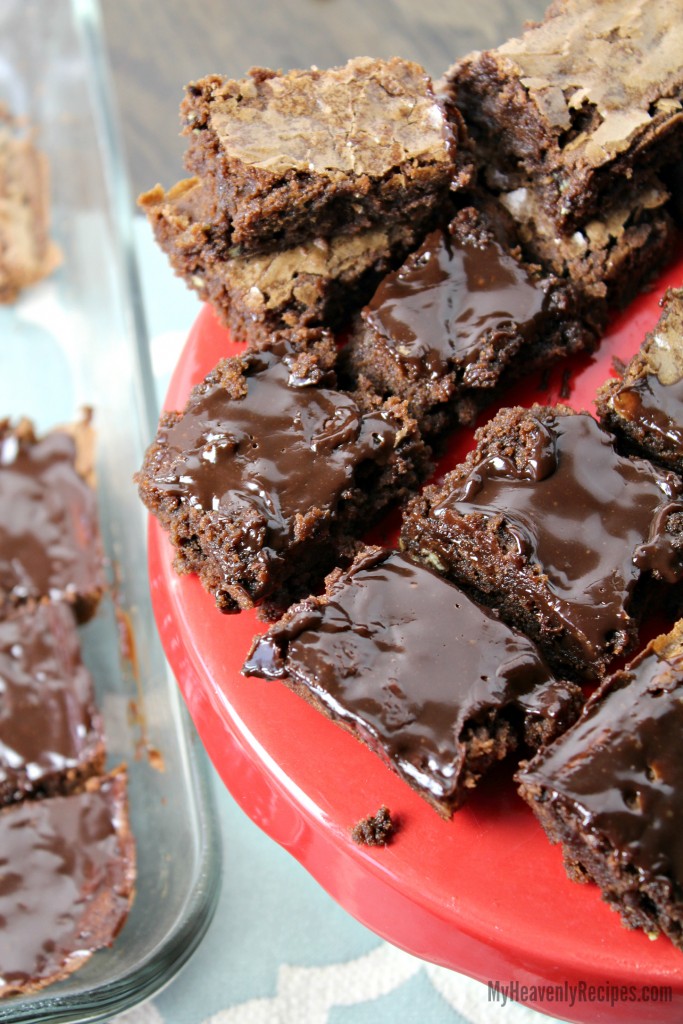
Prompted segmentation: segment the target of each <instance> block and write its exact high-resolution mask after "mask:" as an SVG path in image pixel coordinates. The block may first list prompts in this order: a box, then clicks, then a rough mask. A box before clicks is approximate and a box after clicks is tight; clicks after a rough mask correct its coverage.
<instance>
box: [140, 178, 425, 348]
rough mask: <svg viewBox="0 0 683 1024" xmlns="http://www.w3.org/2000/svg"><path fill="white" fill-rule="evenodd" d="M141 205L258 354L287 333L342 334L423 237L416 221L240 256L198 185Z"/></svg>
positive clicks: (182, 269)
mask: <svg viewBox="0 0 683 1024" xmlns="http://www.w3.org/2000/svg"><path fill="white" fill-rule="evenodd" d="M139 203H140V205H141V207H142V209H143V210H144V211H145V213H146V214H147V217H148V219H149V221H150V223H151V225H152V229H153V231H154V234H155V237H156V240H157V242H158V243H159V245H160V247H161V248H162V250H163V251H164V252H165V253H166V255H167V256H168V258H169V261H170V263H171V266H172V267H173V269H174V270H175V272H176V273H177V274H178V275H179V276H180V277H182V278H183V280H184V281H185V283H186V284H187V285H188V287H190V288H193V289H194V290H195V291H196V292H197V293H198V294H199V296H200V298H202V299H204V300H206V301H208V302H210V303H211V304H212V306H213V307H214V309H215V310H216V312H217V313H218V316H219V318H220V319H221V321H222V322H223V323H224V324H225V325H226V326H227V327H229V328H230V329H231V330H232V331H233V333H234V335H235V337H236V338H237V339H238V340H239V341H247V342H250V343H251V345H252V346H254V347H263V346H267V345H269V344H270V343H271V337H272V334H273V333H278V332H281V331H283V330H289V329H292V328H303V327H316V326H321V325H324V326H328V327H333V328H337V327H340V326H341V325H342V324H343V323H344V322H345V321H346V320H347V319H348V317H349V314H350V311H351V310H352V309H357V308H358V307H359V306H361V305H362V304H363V303H364V302H366V301H367V300H368V299H369V298H370V297H371V295H372V293H373V290H374V288H375V287H376V285H377V284H378V282H379V280H380V279H381V277H382V275H383V274H384V273H386V272H387V271H388V270H389V269H391V268H392V267H394V266H396V265H397V264H398V263H400V261H401V260H402V259H403V258H404V257H405V256H406V255H407V254H408V252H410V250H411V249H412V248H414V247H415V245H416V244H417V242H418V241H419V238H420V233H421V231H422V225H421V223H420V222H419V221H416V220H407V221H406V220H397V221H391V220H387V221H385V222H383V223H381V224H377V225H374V226H372V227H369V228H366V229H364V230H362V231H359V232H357V233H356V234H348V233H346V234H343V233H340V234H338V235H335V236H332V237H330V238H322V237H311V238H309V239H308V240H306V241H303V242H302V243H301V244H299V245H294V246H290V247H286V248H281V249H278V250H274V251H272V252H268V253H261V254H258V255H253V256H235V255H234V254H231V252H232V250H231V249H230V247H226V244H225V237H224V235H223V234H222V233H221V232H219V231H216V229H215V227H214V223H213V218H214V211H215V195H214V194H213V192H212V190H211V189H210V188H209V187H207V185H206V183H205V182H200V180H199V179H198V178H186V179H184V180H183V181H179V182H178V183H177V184H176V185H174V186H173V188H171V189H170V190H169V191H168V192H164V190H163V189H162V187H161V186H160V185H157V186H156V187H155V188H153V189H151V190H150V191H149V192H146V193H145V194H144V195H142V196H140V199H139Z"/></svg>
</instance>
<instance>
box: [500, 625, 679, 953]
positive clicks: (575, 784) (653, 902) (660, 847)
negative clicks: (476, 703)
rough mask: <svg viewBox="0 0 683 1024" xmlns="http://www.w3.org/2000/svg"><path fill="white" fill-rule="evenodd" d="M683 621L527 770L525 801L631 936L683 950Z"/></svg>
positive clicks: (619, 675)
mask: <svg viewBox="0 0 683 1024" xmlns="http://www.w3.org/2000/svg"><path fill="white" fill-rule="evenodd" d="M682 731H683V622H678V623H677V624H676V625H675V627H674V628H673V630H672V631H671V632H670V633H668V634H666V635H664V636H660V637H658V638H657V639H656V640H653V641H652V642H651V643H649V644H648V646H647V647H646V648H645V650H644V651H643V652H642V653H640V654H639V655H638V656H637V657H636V658H635V659H634V660H633V661H632V662H631V663H630V664H629V665H627V666H626V668H625V669H623V670H621V671H618V672H615V673H614V674H613V675H611V676H610V677H609V678H608V679H606V680H605V682H604V683H603V684H602V686H601V687H600V688H599V689H598V690H597V691H596V693H595V694H594V695H593V696H592V697H591V698H590V700H589V701H588V703H587V704H586V707H585V709H584V711H583V713H582V715H581V717H580V718H579V719H578V721H577V722H576V724H575V725H574V726H573V727H572V728H571V729H569V730H568V731H567V732H566V733H565V734H564V735H563V736H561V737H560V738H559V739H558V740H557V741H556V742H554V743H552V744H551V745H550V746H548V747H546V748H545V749H543V750H541V751H540V752H539V753H538V754H537V755H536V757H535V758H534V759H533V760H531V761H530V762H529V763H528V764H526V765H525V766H523V767H522V769H521V770H520V772H519V774H518V782H519V784H520V793H521V795H522V796H523V797H524V799H525V800H526V801H527V802H528V803H529V805H530V806H531V808H532V809H533V811H534V813H535V814H536V816H537V818H538V819H539V821H540V823H541V825H542V826H543V828H544V829H545V831H546V832H547V834H548V836H549V837H550V839H551V841H552V842H554V843H561V844H562V851H563V854H564V862H565V867H566V869H567V873H568V875H569V877H570V878H572V879H574V880H575V881H578V882H586V881H593V882H595V883H597V885H598V886H599V887H600V889H601V890H602V895H603V898H604V899H605V900H606V902H607V903H608V904H609V905H610V907H612V909H614V910H616V911H617V912H618V913H619V914H620V915H621V918H622V921H623V922H624V924H626V925H627V926H628V927H630V928H643V929H644V930H645V931H646V932H647V933H648V934H649V935H650V936H651V937H652V938H654V937H655V936H656V935H658V934H659V933H664V934H665V935H667V936H668V937H669V938H670V939H671V941H672V942H673V943H674V944H675V945H676V946H677V947H678V948H679V949H681V950H683V832H682V831H681V810H682V809H681V799H682V794H683V761H682V760H681V756H680V746H681V733H682Z"/></svg>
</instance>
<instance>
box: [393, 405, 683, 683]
mask: <svg viewBox="0 0 683 1024" xmlns="http://www.w3.org/2000/svg"><path fill="white" fill-rule="evenodd" d="M475 437H476V441H477V444H476V447H475V449H474V450H473V451H472V452H470V454H469V455H468V457H467V459H466V460H465V461H464V462H463V463H461V464H460V465H459V466H458V467H456V468H455V469H454V470H453V471H452V472H450V473H448V474H447V475H446V477H445V478H444V480H443V482H442V483H439V484H435V485H431V486H429V487H426V488H425V489H424V491H423V492H422V494H421V495H420V496H418V497H417V498H415V499H413V500H412V501H411V502H410V503H409V504H408V506H407V508H406V510H405V514H404V518H403V526H402V531H401V543H402V545H403V547H404V549H405V550H406V551H408V552H409V553H411V554H413V555H414V556H415V557H416V558H419V559H421V560H422V561H425V562H426V563H428V564H429V565H431V566H432V567H434V568H436V569H438V570H439V571H440V572H442V573H444V574H445V575H446V576H448V577H449V578H450V579H453V580H454V581H457V582H459V583H460V584H461V585H463V586H466V587H468V588H469V589H470V590H471V591H472V592H474V593H475V594H477V595H478V596H479V597H480V598H481V599H482V600H484V601H486V602H487V603H488V604H490V605H493V606H495V607H496V608H497V609H498V610H499V611H500V614H501V615H502V616H503V617H504V618H505V619H506V620H507V621H509V622H511V623H513V624H514V625H516V626H517V627H518V628H520V629H522V630H524V631H525V632H526V633H527V634H528V635H529V636H530V637H532V638H533V639H534V640H536V641H537V642H538V644H539V645H540V646H541V649H542V650H543V651H544V653H545V656H546V658H547V659H548V661H549V662H550V664H551V665H552V666H553V667H554V668H555V669H556V670H557V671H558V672H562V673H566V674H568V675H569V676H570V677H572V678H579V679H583V678H585V679H590V678H599V677H601V676H603V675H604V673H605V669H606V666H607V664H608V662H609V661H610V659H611V658H612V657H614V656H615V655H618V654H621V653H622V652H624V651H627V650H628V649H629V648H631V647H632V646H633V644H634V643H635V641H636V639H637V629H638V623H639V619H640V616H641V615H642V611H643V608H644V603H645V601H646V599H647V598H649V597H654V596H655V595H656V594H660V596H661V593H662V592H663V591H664V587H665V585H668V584H673V583H677V582H679V581H680V580H681V578H683V484H682V483H681V481H680V479H679V478H678V477H677V476H676V475H675V474H673V473H670V472H666V471H665V470H662V469H657V468H656V467H654V466H653V465H652V464H651V463H650V462H649V461H647V460H645V459H637V458H627V457H625V456H623V455H620V454H619V452H618V451H617V448H616V444H615V438H614V435H613V434H611V433H609V432H608V431H607V430H605V429H604V428H602V427H601V426H600V425H599V424H598V423H597V422H596V421H595V420H594V419H593V417H592V416H590V415H589V414H588V413H578V412H573V411H572V410H571V409H568V408H565V407H562V406H558V407H544V406H533V407H532V408H531V409H522V408H511V409H503V410H502V411H501V412H499V413H498V414H497V415H496V416H494V417H493V419H492V420H490V422H489V423H487V424H486V425H485V426H484V427H482V428H480V429H479V430H478V431H477V433H476V435H475Z"/></svg>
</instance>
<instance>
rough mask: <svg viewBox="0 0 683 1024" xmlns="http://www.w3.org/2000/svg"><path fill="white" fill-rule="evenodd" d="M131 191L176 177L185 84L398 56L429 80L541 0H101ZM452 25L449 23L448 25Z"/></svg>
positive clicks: (506, 31) (496, 39) (512, 27)
mask: <svg viewBox="0 0 683 1024" xmlns="http://www.w3.org/2000/svg"><path fill="white" fill-rule="evenodd" d="M101 5H102V13H103V19H104V25H105V33H106V40H107V46H108V50H109V57H110V62H111V68H112V73H113V77H114V84H115V90H116V97H117V101H118V105H119V113H120V116H121V122H122V126H123V135H124V144H125V147H126V153H127V157H128V163H129V173H130V180H131V185H132V188H133V190H134V192H135V194H137V193H138V192H141V191H142V190H144V189H147V188H149V187H150V186H151V185H153V184H155V183H156V182H157V181H160V182H161V183H162V184H163V185H164V186H165V187H168V186H170V185H171V184H173V182H174V181H176V180H177V179H178V178H181V177H183V175H184V171H183V167H182V154H183V151H184V148H185V144H184V140H183V139H181V138H180V137H179V135H178V130H179V126H178V105H179V103H180V100H181V98H182V94H183V86H184V85H185V83H186V82H189V81H191V80H192V79H195V78H200V77H201V76H202V75H205V74H209V73H212V72H219V73H221V74H226V75H229V76H231V77H236V78H239V77H242V75H243V74H244V72H245V71H246V70H247V69H248V68H250V67H252V66H253V65H261V66H264V67H275V68H285V69H288V68H294V67H308V66H310V65H311V64H316V65H318V66H319V67H327V66H330V65H334V64H342V63H344V62H345V61H346V60H347V59H348V58H349V57H353V56H360V55H363V56H377V57H391V56H402V57H408V58H411V59H412V60H416V61H419V62H420V63H421V64H423V65H424V66H425V68H426V69H427V71H428V72H429V73H430V74H431V75H432V76H434V77H438V76H439V75H440V74H441V73H442V72H443V71H444V70H445V69H446V68H447V67H448V66H449V65H450V64H451V63H452V62H453V61H454V60H455V59H456V58H457V57H460V56H462V55H463V54H465V53H467V52H469V51H470V50H473V49H481V48H484V47H489V46H496V45H498V44H499V43H501V42H502V41H503V40H504V39H506V38H507V37H508V36H510V35H516V34H519V32H520V30H521V27H522V25H523V23H524V21H525V20H526V19H534V18H539V17H541V15H542V14H543V11H544V10H545V7H546V0H276V2H273V0H242V2H239V3H238V2H237V0H203V2H201V3H192V2H187V0H185V2H180V0H144V3H140V2H138V0H101ZM454 25H458V26H459V27H458V29H457V30H456V29H455V28H454V27H453V26H454Z"/></svg>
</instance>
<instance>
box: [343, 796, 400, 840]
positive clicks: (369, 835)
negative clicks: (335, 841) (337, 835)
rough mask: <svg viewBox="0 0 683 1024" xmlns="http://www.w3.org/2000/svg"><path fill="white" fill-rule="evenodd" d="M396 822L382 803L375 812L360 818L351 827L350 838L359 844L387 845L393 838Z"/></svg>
mask: <svg viewBox="0 0 683 1024" xmlns="http://www.w3.org/2000/svg"><path fill="white" fill-rule="evenodd" d="M395 832H396V822H395V821H394V820H393V819H392V817H391V811H390V810H389V808H388V807H387V806H386V804H382V806H381V807H380V809H379V810H378V811H377V812H376V813H375V814H368V816H367V818H361V820H360V821H359V822H357V823H356V824H355V825H354V826H353V828H352V829H351V838H352V839H353V841H354V843H358V845H359V846H387V845H388V844H389V843H390V842H391V840H392V839H393V838H394V833H395Z"/></svg>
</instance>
